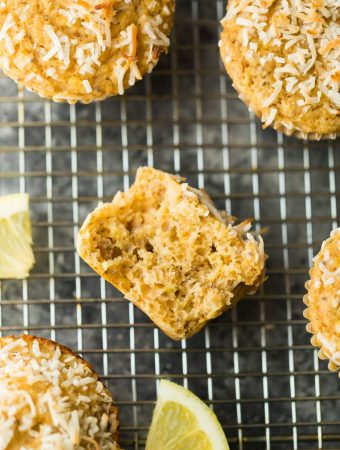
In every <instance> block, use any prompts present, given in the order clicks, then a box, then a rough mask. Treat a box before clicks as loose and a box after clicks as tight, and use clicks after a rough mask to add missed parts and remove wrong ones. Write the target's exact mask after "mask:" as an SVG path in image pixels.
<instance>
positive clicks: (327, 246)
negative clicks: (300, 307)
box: [304, 228, 340, 370]
mask: <svg viewBox="0 0 340 450" xmlns="http://www.w3.org/2000/svg"><path fill="white" fill-rule="evenodd" d="M306 289H307V290H308V294H306V295H305V297H304V302H305V303H306V305H307V309H306V310H305V311H304V315H305V317H306V318H307V319H308V320H309V323H308V325H307V331H309V332H310V333H312V334H313V336H312V338H311V343H312V344H313V345H314V346H316V347H320V351H319V356H320V358H321V359H326V358H327V359H329V368H330V370H339V368H340V228H338V229H335V230H333V231H332V233H331V235H330V237H329V238H328V239H327V240H326V241H325V242H324V243H323V245H322V248H321V250H320V252H319V253H318V254H317V255H316V257H315V258H314V264H313V267H312V269H311V271H310V281H308V282H307V283H306Z"/></svg>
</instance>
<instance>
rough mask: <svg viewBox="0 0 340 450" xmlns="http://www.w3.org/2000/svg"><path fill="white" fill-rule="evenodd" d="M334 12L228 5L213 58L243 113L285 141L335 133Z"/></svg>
mask: <svg viewBox="0 0 340 450" xmlns="http://www.w3.org/2000/svg"><path fill="white" fill-rule="evenodd" d="M338 22H339V4H338V3H337V2H335V1H324V0H315V1H310V0H300V1H298V2H291V1H286V0H277V1H274V0H230V1H229V2H228V8H227V14H226V16H225V18H224V19H223V20H222V22H221V23H222V26H223V31H222V34H221V40H220V43H219V45H220V52H221V56H222V60H223V63H224V65H225V68H226V70H227V72H228V74H229V75H230V77H231V79H232V81H233V86H234V87H235V89H236V90H237V91H238V93H239V96H240V98H241V99H242V100H243V101H244V102H245V103H246V104H247V106H248V107H249V109H250V110H251V111H253V112H255V113H256V114H257V115H258V116H259V117H260V118H261V120H262V122H264V125H263V127H264V128H266V127H268V126H269V125H272V126H273V127H274V128H275V129H276V130H278V131H282V132H284V133H286V134H287V135H295V136H297V137H300V138H304V139H321V138H335V137H336V136H337V135H339V133H340V115H339V107H340V94H339V82H340V72H339V58H340V45H339V42H340V41H339V23H338Z"/></svg>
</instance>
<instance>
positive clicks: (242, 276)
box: [77, 167, 266, 339]
mask: <svg viewBox="0 0 340 450" xmlns="http://www.w3.org/2000/svg"><path fill="white" fill-rule="evenodd" d="M181 181H182V179H180V178H178V177H175V176H172V175H169V174H167V173H164V172H161V171H159V170H155V169H152V168H148V167H143V168H140V169H138V171H137V176H136V181H135V183H134V184H133V186H132V187H131V188H130V189H129V190H128V191H127V192H118V193H117V194H116V196H115V197H114V199H113V200H112V202H111V203H105V204H101V205H99V206H98V208H96V209H95V210H94V211H93V212H92V213H91V214H90V215H89V216H88V217H87V219H86V220H85V222H84V224H83V226H82V227H81V229H80V232H79V236H78V245H77V248H78V252H79V255H80V256H81V257H82V258H83V259H84V260H85V261H86V262H87V263H88V264H89V265H90V266H91V267H92V268H93V269H94V270H95V271H96V272H97V273H99V274H100V275H101V276H103V277H104V278H105V279H106V280H107V281H109V282H110V283H112V284H113V285H114V286H115V287H116V288H117V289H119V290H120V291H121V292H122V293H123V294H124V295H125V297H126V298H127V299H129V300H131V301H132V302H133V303H134V304H135V305H136V306H138V307H139V308H141V309H142V310H143V311H144V312H145V313H146V314H147V315H148V316H149V317H150V318H151V319H152V320H153V321H154V322H155V323H156V325H157V326H159V327H160V328H161V329H162V330H163V331H164V333H166V334H167V335H168V336H170V337H171V338H173V339H181V338H185V337H189V336H192V335H193V334H195V333H197V332H198V331H199V330H200V329H201V328H202V327H203V326H204V325H205V324H206V323H207V322H208V321H209V320H211V319H213V318H215V317H217V316H219V315H220V314H221V313H222V312H223V311H225V310H226V309H228V308H230V307H231V306H233V305H234V304H235V303H236V302H237V301H238V300H239V299H240V298H241V297H242V296H243V295H245V294H247V293H251V292H254V291H255V290H256V288H257V287H258V286H259V285H260V284H261V282H262V281H263V278H264V266H265V259H266V257H265V254H264V249H263V241H262V238H261V236H258V239H257V238H256V237H254V236H253V235H252V234H250V233H249V229H250V227H251V220H249V219H248V220H246V221H244V222H243V223H241V224H239V225H237V226H233V225H232V223H233V218H231V217H228V216H226V215H224V214H222V213H220V212H218V211H217V210H216V208H215V207H214V206H213V204H212V203H211V200H210V198H209V197H208V196H207V195H206V194H205V193H204V192H202V191H199V190H197V189H193V188H190V187H189V186H188V185H187V183H182V182H181Z"/></svg>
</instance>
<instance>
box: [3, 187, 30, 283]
mask: <svg viewBox="0 0 340 450" xmlns="http://www.w3.org/2000/svg"><path fill="white" fill-rule="evenodd" d="M28 205H29V197H28V195H27V194H10V195H6V196H3V197H0V279H7V278H17V279H21V278H26V277H27V276H28V275H29V271H30V269H31V268H32V266H33V264H34V255H33V251H32V232H31V221H30V216H29V209H28Z"/></svg>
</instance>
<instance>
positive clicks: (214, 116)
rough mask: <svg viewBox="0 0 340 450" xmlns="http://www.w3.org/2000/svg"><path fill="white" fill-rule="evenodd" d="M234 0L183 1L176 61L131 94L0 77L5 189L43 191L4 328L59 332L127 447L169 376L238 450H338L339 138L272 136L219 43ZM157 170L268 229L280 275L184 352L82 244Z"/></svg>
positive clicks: (35, 197)
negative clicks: (31, 262)
mask: <svg viewBox="0 0 340 450" xmlns="http://www.w3.org/2000/svg"><path fill="white" fill-rule="evenodd" d="M224 3H225V2H224V1H222V0H178V1H177V15H176V26H175V29H174V33H173V36H172V47H171V51H170V53H169V55H168V56H167V57H163V58H162V60H161V62H160V64H159V66H158V67H157V69H155V71H154V73H153V74H152V75H151V76H148V77H146V78H145V79H144V80H143V81H142V82H140V83H139V84H138V85H136V86H135V87H134V88H133V89H131V90H130V91H129V92H128V93H127V94H126V95H125V96H123V97H120V98H113V99H111V100H108V101H105V102H103V103H96V104H92V105H88V106H82V105H77V106H68V105H63V104H62V105H61V104H54V103H50V102H48V101H44V100H42V99H40V98H38V97H36V96H34V95H32V94H29V93H27V92H22V91H20V90H19V91H18V90H17V87H16V86H15V85H14V83H12V82H11V81H10V80H8V79H7V78H5V77H2V78H1V79H0V92H1V95H0V104H1V106H0V193H1V194H4V193H9V192H18V191H21V192H24V191H25V192H29V193H30V194H31V215H32V221H33V237H34V251H35V255H36V260H37V263H36V266H35V268H34V270H33V272H32V274H31V276H30V277H29V278H28V279H27V280H24V281H13V280H9V281H3V282H2V283H1V285H0V331H1V333H2V334H3V335H6V334H13V333H21V332H24V331H28V332H30V333H35V334H38V335H42V336H46V337H51V338H52V339H56V340H58V341H60V342H62V343H63V344H65V345H68V346H70V347H72V348H73V349H76V350H78V351H80V352H82V353H83V354H84V356H85V357H86V358H87V359H89V360H90V361H91V362H92V363H93V365H94V366H95V368H96V369H97V371H98V372H99V373H101V374H102V375H103V377H104V379H106V380H107V382H108V384H109V386H110V388H111V391H112V392H113V394H114V397H115V398H116V400H117V405H118V406H119V408H120V417H121V435H122V446H123V447H124V448H125V449H136V450H137V449H141V448H143V445H144V442H145V437H146V433H147V427H148V424H149V421H150V418H151V413H152V409H153V406H154V400H155V398H156V384H157V380H158V379H159V378H161V377H166V378H171V379H173V380H174V381H177V382H179V383H183V384H184V385H185V386H188V387H189V388H190V389H192V390H193V391H194V392H196V393H197V394H198V395H200V397H201V398H203V399H205V400H206V401H207V402H208V403H209V404H210V405H211V406H212V407H213V408H214V410H215V411H216V413H217V415H218V417H219V419H220V421H221V423H222V424H223V426H224V429H225V432H226V435H227V436H228V438H229V441H230V445H231V448H232V449H239V450H242V449H243V450H246V449H252V450H257V449H268V450H269V449H270V450H274V449H275V450H276V449H316V448H318V449H321V448H324V449H326V448H327V449H331V448H332V449H339V448H340V433H339V425H340V418H339V415H338V413H337V411H338V410H339V406H340V395H339V383H338V379H337V377H336V375H334V374H331V373H329V372H328V370H327V367H326V364H325V363H323V362H321V361H319V360H318V358H317V353H316V351H315V350H313V349H312V348H311V346H310V344H309V337H308V335H307V334H306V332H305V320H304V319H303V317H302V311H303V309H304V307H303V304H302V296H303V293H304V282H305V280H306V278H307V272H308V267H309V265H310V264H311V261H312V256H313V254H314V253H315V252H316V251H317V250H318V248H319V246H320V244H321V241H322V240H323V239H324V238H325V237H327V236H328V235H329V232H330V229H331V228H332V227H334V226H335V225H336V222H337V217H338V208H339V195H340V186H339V180H340V177H339V178H338V180H337V178H336V175H337V174H339V170H340V148H339V141H335V142H323V143H312V142H310V143H304V142H301V141H298V140H295V139H289V138H286V137H284V136H282V135H277V134H276V133H275V132H274V131H272V130H266V131H263V130H262V129H261V126H260V124H259V123H258V121H257V120H255V119H254V117H253V116H252V115H249V113H248V111H247V110H246V108H245V107H244V106H243V104H242V103H241V102H240V101H239V100H238V98H237V96H236V95H235V93H234V91H233V89H232V88H231V85H230V82H229V80H228V78H227V77H226V75H225V73H224V70H223V68H222V66H221V63H220V60H219V55H218V48H217V41H218V33H219V25H218V20H219V19H220V18H222V16H223V15H224V9H225V4H224ZM142 164H148V165H155V166H156V167H158V168H160V169H163V170H166V171H171V172H176V173H180V174H181V175H183V176H186V177H188V180H189V182H190V183H192V184H193V185H197V186H199V187H205V188H206V189H207V190H208V191H209V193H210V194H212V197H213V198H214V200H215V201H216V202H217V204H218V206H219V207H220V208H226V209H227V210H228V211H231V212H232V214H234V215H236V216H238V217H239V218H240V219H243V218H245V217H249V216H253V217H254V223H255V226H256V227H257V228H260V227H264V228H265V232H266V234H265V240H266V244H267V246H266V248H267V253H268V254H269V256H270V259H269V261H268V276H269V279H268V281H267V282H266V284H265V286H264V287H263V289H262V290H261V292H259V293H258V294H256V295H255V296H253V297H249V298H246V299H244V300H243V301H242V302H240V304H239V305H238V307H237V308H234V309H233V310H232V311H231V312H228V313H226V314H224V315H223V317H221V318H220V319H218V320H216V321H214V322H213V323H211V325H210V326H208V327H206V328H205V330H204V331H202V332H201V333H200V334H198V335H197V336H195V337H194V338H192V339H190V340H188V341H187V342H186V341H182V342H180V343H177V342H173V341H171V340H170V339H168V338H166V337H165V336H164V335H163V334H162V333H161V332H159V331H158V330H157V329H156V328H154V327H153V325H152V323H150V321H149V320H148V319H147V318H146V317H145V316H144V315H143V314H142V313H141V312H140V311H138V310H137V309H135V308H134V307H133V306H132V305H131V304H130V303H128V302H127V301H126V300H124V299H122V297H121V295H120V294H119V293H118V292H117V291H115V290H114V289H113V288H112V287H111V286H109V285H107V284H106V283H105V282H104V281H103V280H102V279H99V277H98V276H96V275H95V274H94V273H93V272H92V271H91V270H90V269H89V268H88V267H87V266H86V265H85V264H83V262H82V261H80V259H79V257H78V256H77V254H76V252H75V248H74V242H75V237H76V235H77V231H78V227H79V225H80V224H81V223H82V221H83V219H84V218H85V216H86V214H87V213H88V212H89V211H91V210H92V209H93V208H94V207H95V206H96V204H97V202H98V201H102V200H110V199H111V198H112V196H113V195H114V193H115V192H116V191H117V190H118V189H127V188H128V187H129V184H130V182H131V181H132V180H133V178H134V172H135V170H136V168H137V167H138V166H140V165H142Z"/></svg>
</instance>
